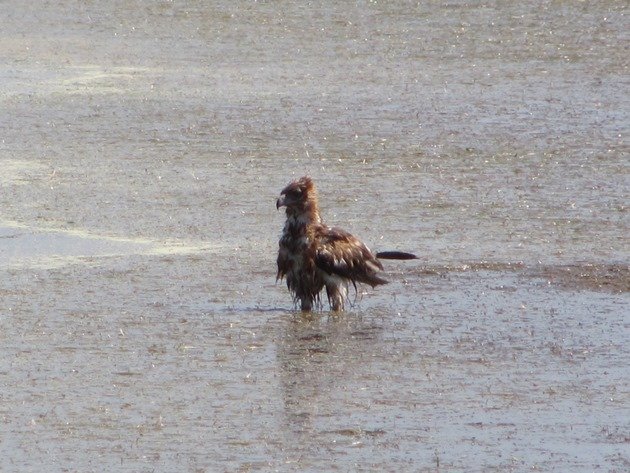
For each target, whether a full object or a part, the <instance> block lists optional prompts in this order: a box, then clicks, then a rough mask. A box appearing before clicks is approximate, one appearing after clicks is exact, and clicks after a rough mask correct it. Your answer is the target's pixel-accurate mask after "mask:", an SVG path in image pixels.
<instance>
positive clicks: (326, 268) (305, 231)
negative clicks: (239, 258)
mask: <svg viewBox="0 0 630 473" xmlns="http://www.w3.org/2000/svg"><path fill="white" fill-rule="evenodd" d="M280 207H286V214H287V220H286V223H285V225H284V229H283V231H282V237H281V238H280V242H279V246H280V248H279V251H278V274H277V277H276V280H281V279H283V278H286V280H287V287H288V288H289V291H290V292H291V293H292V294H293V299H294V301H295V302H297V301H299V302H300V307H301V309H302V310H303V311H310V310H312V308H313V304H314V303H318V302H319V301H320V296H319V294H320V292H321V291H322V290H323V289H324V287H325V288H326V295H327V296H328V302H329V304H330V307H331V309H332V310H334V311H340V310H343V308H344V301H345V299H346V298H347V295H348V286H349V283H352V285H353V286H354V287H355V289H356V284H357V282H361V283H365V284H369V285H370V286H372V287H375V286H378V285H380V284H386V283H387V282H388V281H387V280H385V279H383V278H382V277H381V276H379V274H378V273H379V272H380V271H382V270H383V265H382V264H381V262H380V261H379V259H378V258H382V259H385V258H387V259H414V258H416V256H415V255H413V254H411V253H404V252H400V251H385V252H382V253H376V255H374V254H373V253H372V252H371V251H370V249H369V248H368V247H367V246H365V244H364V243H362V242H361V241H360V240H359V239H358V238H356V237H355V236H353V235H351V234H350V233H348V232H346V231H345V230H341V229H340V228H334V227H329V226H327V225H325V224H323V223H322V219H321V216H320V214H319V204H318V201H317V191H316V189H315V184H314V183H313V180H312V179H311V178H310V177H308V176H305V177H302V178H300V179H298V180H295V181H293V182H291V183H289V185H287V186H286V187H285V188H284V189H283V190H282V192H281V193H280V197H279V198H278V200H277V202H276V208H277V209H279V208H280Z"/></svg>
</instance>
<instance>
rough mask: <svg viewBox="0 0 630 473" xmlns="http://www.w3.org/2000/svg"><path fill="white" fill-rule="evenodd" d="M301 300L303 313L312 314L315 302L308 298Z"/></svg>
mask: <svg viewBox="0 0 630 473" xmlns="http://www.w3.org/2000/svg"><path fill="white" fill-rule="evenodd" d="M300 300H301V304H300V306H301V309H302V311H303V312H310V311H311V310H312V308H313V301H312V300H311V299H309V298H308V297H303V298H302V299H300Z"/></svg>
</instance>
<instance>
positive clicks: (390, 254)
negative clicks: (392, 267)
mask: <svg viewBox="0 0 630 473" xmlns="http://www.w3.org/2000/svg"><path fill="white" fill-rule="evenodd" d="M376 257H377V258H378V259H418V257H417V256H416V255H414V254H413V253H405V252H404V251H379V252H378V253H376Z"/></svg>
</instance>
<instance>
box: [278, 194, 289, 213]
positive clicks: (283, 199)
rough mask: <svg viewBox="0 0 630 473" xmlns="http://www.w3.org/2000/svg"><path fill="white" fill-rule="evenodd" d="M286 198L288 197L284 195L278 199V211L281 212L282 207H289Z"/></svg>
mask: <svg viewBox="0 0 630 473" xmlns="http://www.w3.org/2000/svg"><path fill="white" fill-rule="evenodd" d="M286 197H287V196H286V195H284V194H283V195H281V196H280V197H278V200H276V210H279V209H280V207H285V206H286V205H287V203H286Z"/></svg>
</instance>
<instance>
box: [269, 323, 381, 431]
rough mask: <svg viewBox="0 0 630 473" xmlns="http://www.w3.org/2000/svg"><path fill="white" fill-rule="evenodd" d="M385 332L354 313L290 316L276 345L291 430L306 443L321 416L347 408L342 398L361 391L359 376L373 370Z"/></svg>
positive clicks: (288, 423)
mask: <svg viewBox="0 0 630 473" xmlns="http://www.w3.org/2000/svg"><path fill="white" fill-rule="evenodd" d="M381 332H382V326H381V324H380V323H379V320H378V318H374V317H365V316H363V317H359V316H358V315H357V314H353V313H345V314H344V315H342V316H328V315H326V314H308V315H305V314H299V315H297V316H295V317H293V318H292V319H291V320H287V323H286V326H285V327H284V329H283V333H282V336H281V337H279V338H278V347H277V357H278V362H279V373H280V388H281V390H282V396H283V402H284V410H285V416H286V417H285V422H286V428H285V431H286V432H287V434H289V435H291V436H293V437H296V438H295V439H294V440H296V439H301V440H303V441H304V442H307V441H308V440H309V439H311V435H310V434H312V433H313V432H315V431H317V430H318V426H317V418H324V417H331V416H334V415H335V413H336V412H337V413H339V411H340V409H343V406H342V405H339V400H340V399H346V398H347V397H351V396H352V392H353V390H354V389H359V382H358V380H357V376H358V375H360V373H362V372H363V373H365V372H366V371H367V370H369V363H370V359H371V356H372V353H373V347H374V345H375V344H377V343H378V339H379V338H380V335H381ZM366 365H368V366H366Z"/></svg>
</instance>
